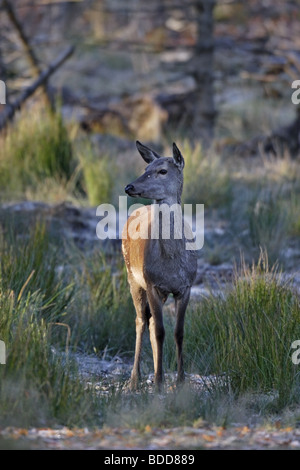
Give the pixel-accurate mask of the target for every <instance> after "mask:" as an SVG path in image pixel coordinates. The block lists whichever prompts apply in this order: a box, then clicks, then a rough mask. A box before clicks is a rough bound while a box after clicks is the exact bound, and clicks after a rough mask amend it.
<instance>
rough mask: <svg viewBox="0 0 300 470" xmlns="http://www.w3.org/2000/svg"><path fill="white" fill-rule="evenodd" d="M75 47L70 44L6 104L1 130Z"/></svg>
mask: <svg viewBox="0 0 300 470" xmlns="http://www.w3.org/2000/svg"><path fill="white" fill-rule="evenodd" d="M73 52H74V47H73V46H70V47H68V49H66V50H65V52H63V53H62V54H61V55H60V56H59V57H58V58H57V59H56V60H55V61H54V62H52V64H50V65H49V67H48V69H47V70H44V72H42V73H41V74H40V76H39V77H38V79H37V80H35V81H34V82H33V83H32V85H30V86H29V87H28V88H26V89H25V90H24V91H23V93H21V94H20V96H19V97H18V98H17V99H16V101H14V102H13V103H10V104H9V105H6V107H5V110H4V111H3V112H2V113H1V114H0V131H1V130H2V129H4V128H5V127H6V126H7V124H8V122H9V121H10V120H12V119H13V117H14V115H15V113H16V112H17V111H18V110H19V109H20V108H21V106H22V105H23V104H24V103H25V101H27V100H28V98H30V96H32V95H33V94H34V93H35V91H36V90H37V89H38V88H39V87H40V86H42V85H43V84H44V83H45V82H46V81H47V80H48V78H49V77H50V76H51V75H52V74H53V73H54V72H56V70H57V69H58V68H59V67H60V66H61V65H62V64H63V63H64V62H65V61H66V60H67V59H68V58H69V57H70V56H71V55H72V54H73Z"/></svg>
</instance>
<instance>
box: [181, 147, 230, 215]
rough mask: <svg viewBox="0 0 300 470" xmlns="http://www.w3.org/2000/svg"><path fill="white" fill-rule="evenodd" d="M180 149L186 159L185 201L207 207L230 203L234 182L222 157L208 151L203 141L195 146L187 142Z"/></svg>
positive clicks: (183, 197)
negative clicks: (206, 152)
mask: <svg viewBox="0 0 300 470" xmlns="http://www.w3.org/2000/svg"><path fill="white" fill-rule="evenodd" d="M180 148H182V154H183V156H184V160H185V168H184V187H183V195H182V199H183V202H184V203H189V204H204V205H205V207H206V208H216V207H223V206H226V205H229V204H230V202H231V198H232V183H231V178H230V174H229V171H228V168H227V167H226V165H225V164H224V163H223V162H222V160H221V158H220V157H219V156H218V155H217V154H215V153H213V152H212V153H210V154H205V153H204V152H203V150H202V148H201V146H200V144H198V145H197V146H196V147H194V148H193V147H192V146H191V145H190V144H189V143H188V142H187V141H186V142H184V144H183V145H182V146H181V147H180Z"/></svg>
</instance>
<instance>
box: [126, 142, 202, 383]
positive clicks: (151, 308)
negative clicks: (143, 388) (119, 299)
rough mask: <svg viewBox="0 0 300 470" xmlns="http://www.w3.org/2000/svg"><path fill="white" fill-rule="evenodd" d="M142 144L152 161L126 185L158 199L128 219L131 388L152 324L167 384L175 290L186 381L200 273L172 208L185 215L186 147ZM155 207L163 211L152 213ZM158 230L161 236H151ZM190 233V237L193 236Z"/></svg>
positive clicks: (158, 368) (159, 378)
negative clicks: (164, 222)
mask: <svg viewBox="0 0 300 470" xmlns="http://www.w3.org/2000/svg"><path fill="white" fill-rule="evenodd" d="M136 145H137V149H138V151H139V153H140V154H141V156H142V158H143V159H144V160H145V162H146V163H147V164H148V165H147V167H146V169H145V173H144V174H143V175H142V176H140V177H139V178H137V179H136V180H135V181H133V182H132V183H130V184H128V185H127V186H126V188H125V192H126V193H127V194H128V195H129V196H132V197H144V198H149V199H153V200H154V202H155V204H154V205H150V206H143V207H141V208H140V209H136V210H135V211H134V212H133V213H132V215H131V216H130V217H129V218H128V220H127V223H126V224H125V227H124V229H123V233H122V252H123V256H124V260H125V264H126V268H127V273H128V282H129V285H130V292H131V295H132V299H133V303H134V306H135V310H136V345H135V358H134V365H133V370H132V373H131V382H130V384H131V389H136V388H137V387H138V383H139V379H140V356H141V348H142V337H143V333H144V331H145V328H146V325H148V327H149V333H150V341H151V347H152V352H153V361H154V373H155V375H154V377H155V378H154V382H155V384H156V386H157V387H158V388H160V387H161V384H162V382H163V368H162V360H163V343H164V336H165V330H164V324H163V311H162V310H163V305H164V303H165V301H166V300H167V298H168V295H169V294H173V296H174V299H175V312H176V326H175V342H176V349H177V367H178V375H177V382H179V383H180V382H183V381H184V369H183V356H182V343H183V332H184V317H185V311H186V308H187V304H188V302H189V297H190V290H191V286H192V284H193V281H194V279H195V276H196V269H197V259H196V255H195V252H194V251H192V250H187V249H186V240H187V239H189V240H190V239H192V238H193V236H192V232H191V230H190V229H189V227H188V226H187V224H186V223H185V222H184V221H183V219H182V218H180V217H179V218H177V219H176V210H174V211H172V208H174V207H175V208H176V207H177V208H180V213H181V194H182V188H183V168H184V159H183V157H182V155H181V152H180V150H179V149H178V148H177V146H176V144H175V143H174V144H173V157H171V158H169V157H161V156H160V155H158V154H157V153H156V152H155V151H153V150H151V149H150V148H148V147H146V146H145V145H143V144H141V143H140V142H137V143H136ZM153 207H156V209H157V211H158V212H156V213H155V212H154V211H152V209H151V208H153ZM166 207H167V208H170V209H171V210H170V211H169V221H170V223H169V225H170V227H169V236H167V237H166V236H164V235H163V232H162V228H161V226H159V227H160V228H159V231H158V232H155V230H154V231H153V230H152V229H153V227H154V225H155V224H154V222H155V221H156V222H157V221H160V222H161V219H162V217H161V214H162V213H163V208H166ZM153 214H156V215H155V216H153ZM177 215H178V211H177ZM178 220H179V221H180V222H178ZM137 232H138V234H137ZM153 232H154V233H156V236H151V234H153ZM178 233H180V234H181V236H178ZM187 234H188V235H190V236H188V237H187ZM137 235H138V236H137ZM149 235H150V236H149ZM186 237H187V238H186Z"/></svg>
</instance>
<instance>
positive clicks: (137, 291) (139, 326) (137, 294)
mask: <svg viewBox="0 0 300 470" xmlns="http://www.w3.org/2000/svg"><path fill="white" fill-rule="evenodd" d="M130 292H131V295H132V300H133V303H134V307H135V311H136V320H135V327H136V340H135V355H134V364H133V369H132V372H131V380H130V388H131V389H132V390H135V389H136V388H137V387H138V384H139V380H140V377H141V371H140V360H141V351H142V339H143V334H144V331H145V327H146V324H147V315H146V303H147V296H146V291H145V290H144V289H143V288H141V287H140V286H139V285H138V284H136V283H135V282H133V281H132V282H131V283H130Z"/></svg>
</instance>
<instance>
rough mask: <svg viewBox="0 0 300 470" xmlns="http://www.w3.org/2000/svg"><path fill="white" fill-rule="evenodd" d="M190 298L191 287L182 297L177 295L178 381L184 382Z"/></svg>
mask: <svg viewBox="0 0 300 470" xmlns="http://www.w3.org/2000/svg"><path fill="white" fill-rule="evenodd" d="M189 298H190V288H187V289H186V291H185V292H184V294H183V296H182V297H177V298H176V297H175V312H176V326H175V342H176V350H177V370H178V373H177V383H182V382H184V368H183V354H182V344H183V334H184V318H185V311H186V308H187V305H188V302H189Z"/></svg>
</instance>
